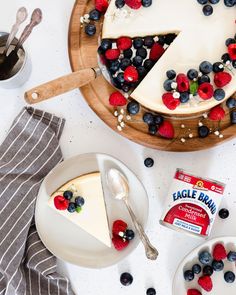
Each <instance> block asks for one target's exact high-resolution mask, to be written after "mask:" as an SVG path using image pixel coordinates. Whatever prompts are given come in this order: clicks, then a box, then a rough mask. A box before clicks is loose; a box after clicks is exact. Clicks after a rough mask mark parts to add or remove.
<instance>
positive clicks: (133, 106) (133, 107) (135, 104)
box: [127, 100, 140, 115]
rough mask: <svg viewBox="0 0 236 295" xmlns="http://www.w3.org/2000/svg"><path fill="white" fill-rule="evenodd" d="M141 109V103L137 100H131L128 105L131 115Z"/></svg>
mask: <svg viewBox="0 0 236 295" xmlns="http://www.w3.org/2000/svg"><path fill="white" fill-rule="evenodd" d="M139 110H140V105H139V103H138V102H137V101H135V100H131V101H130V102H129V103H128V105H127V111H128V113H129V114H130V115H136V114H138V112H139Z"/></svg>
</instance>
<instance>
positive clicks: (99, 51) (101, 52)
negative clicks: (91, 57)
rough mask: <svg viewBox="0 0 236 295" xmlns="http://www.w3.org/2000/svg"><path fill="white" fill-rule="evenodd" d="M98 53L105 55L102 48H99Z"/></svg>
mask: <svg viewBox="0 0 236 295" xmlns="http://www.w3.org/2000/svg"><path fill="white" fill-rule="evenodd" d="M97 53H98V54H100V55H101V54H103V53H104V50H103V49H102V47H101V46H99V47H98V50H97Z"/></svg>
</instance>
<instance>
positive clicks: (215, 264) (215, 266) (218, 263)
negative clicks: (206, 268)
mask: <svg viewBox="0 0 236 295" xmlns="http://www.w3.org/2000/svg"><path fill="white" fill-rule="evenodd" d="M212 267H213V269H214V271H222V270H223V269H224V262H223V261H222V260H219V261H217V260H213V262H212Z"/></svg>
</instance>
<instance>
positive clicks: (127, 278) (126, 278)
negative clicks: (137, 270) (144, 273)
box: [120, 272, 133, 286]
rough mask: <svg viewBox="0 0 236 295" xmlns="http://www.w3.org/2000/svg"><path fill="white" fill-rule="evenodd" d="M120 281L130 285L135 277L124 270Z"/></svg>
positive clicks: (124, 284)
mask: <svg viewBox="0 0 236 295" xmlns="http://www.w3.org/2000/svg"><path fill="white" fill-rule="evenodd" d="M120 282H121V284H122V285H123V286H129V285H131V284H132V283H133V277H132V275H131V274H130V273H128V272H124V273H122V274H121V276H120Z"/></svg>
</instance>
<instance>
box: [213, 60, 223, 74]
mask: <svg viewBox="0 0 236 295" xmlns="http://www.w3.org/2000/svg"><path fill="white" fill-rule="evenodd" d="M223 71H224V65H223V64H222V62H215V63H214V64H213V72H214V73H219V72H223Z"/></svg>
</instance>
